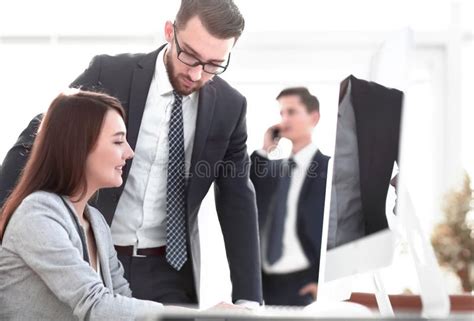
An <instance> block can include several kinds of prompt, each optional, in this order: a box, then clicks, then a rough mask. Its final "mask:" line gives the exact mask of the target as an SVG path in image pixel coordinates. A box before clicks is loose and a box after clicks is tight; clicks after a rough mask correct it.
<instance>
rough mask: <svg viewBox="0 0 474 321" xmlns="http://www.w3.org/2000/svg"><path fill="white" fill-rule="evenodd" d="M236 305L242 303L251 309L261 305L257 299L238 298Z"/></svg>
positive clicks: (241, 304)
mask: <svg viewBox="0 0 474 321" xmlns="http://www.w3.org/2000/svg"><path fill="white" fill-rule="evenodd" d="M235 304H236V305H240V306H242V307H244V308H247V309H250V310H256V309H258V308H259V307H260V303H258V302H256V301H248V300H237V301H235Z"/></svg>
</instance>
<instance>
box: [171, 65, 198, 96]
mask: <svg viewBox="0 0 474 321" xmlns="http://www.w3.org/2000/svg"><path fill="white" fill-rule="evenodd" d="M165 66H166V71H167V74H168V79H169V81H170V84H171V86H172V87H173V89H174V90H175V91H176V92H177V93H178V94H180V95H183V96H188V95H190V94H192V93H193V92H195V91H198V90H199V89H201V87H202V86H204V83H203V82H202V81H196V82H194V81H193V83H194V84H195V86H193V87H192V88H189V87H184V86H181V84H180V82H179V78H178V77H179V76H178V75H175V72H174V66H173V64H172V63H171V57H167V59H165ZM182 77H187V76H184V75H183V76H182ZM187 79H188V80H189V81H192V80H191V79H189V77H187Z"/></svg>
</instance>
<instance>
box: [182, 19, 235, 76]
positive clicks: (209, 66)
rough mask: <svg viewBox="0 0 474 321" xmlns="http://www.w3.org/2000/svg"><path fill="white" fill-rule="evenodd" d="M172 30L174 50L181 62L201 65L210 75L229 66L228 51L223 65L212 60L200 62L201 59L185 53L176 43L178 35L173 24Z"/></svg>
mask: <svg viewBox="0 0 474 321" xmlns="http://www.w3.org/2000/svg"><path fill="white" fill-rule="evenodd" d="M173 30H174V43H175V44H176V52H177V55H178V60H179V61H181V62H182V63H183V64H185V65H187V66H189V67H196V66H202V70H203V71H204V72H206V73H208V74H211V75H218V74H222V73H223V72H224V71H225V70H226V69H227V67H228V66H229V61H230V52H229V56H228V57H227V62H226V64H225V66H221V65H217V64H213V63H212V62H202V61H201V60H199V59H197V58H196V57H194V56H193V55H191V54H190V53H187V52H186V51H184V50H183V49H181V47H180V46H179V43H178V37H176V26H175V25H174V24H173Z"/></svg>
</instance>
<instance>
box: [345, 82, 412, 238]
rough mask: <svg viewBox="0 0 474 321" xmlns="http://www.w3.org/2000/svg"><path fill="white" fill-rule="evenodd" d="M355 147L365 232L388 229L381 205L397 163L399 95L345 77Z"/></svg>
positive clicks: (397, 91)
mask: <svg viewBox="0 0 474 321" xmlns="http://www.w3.org/2000/svg"><path fill="white" fill-rule="evenodd" d="M348 81H351V102H352V106H353V108H354V115H355V120H356V131H357V142H358V148H359V170H360V192H361V199H362V210H363V213H364V217H365V232H366V234H367V235H368V234H372V233H375V232H378V231H380V230H382V229H385V228H387V227H388V223H387V217H386V211H385V203H386V199H387V192H388V187H389V184H390V179H391V175H392V171H393V165H394V162H395V161H397V160H398V149H399V146H398V144H399V138H400V121H401V114H402V101H403V92H401V91H399V90H397V89H391V88H387V87H384V86H381V85H379V84H377V83H374V82H368V81H365V80H361V79H357V78H356V77H354V76H352V75H351V76H349V77H348V78H346V79H345V80H344V81H343V82H342V83H341V91H340V93H341V95H340V100H341V99H342V97H344V94H345V91H346V88H347V85H348Z"/></svg>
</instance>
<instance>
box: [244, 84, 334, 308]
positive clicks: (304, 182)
mask: <svg viewBox="0 0 474 321" xmlns="http://www.w3.org/2000/svg"><path fill="white" fill-rule="evenodd" d="M277 100H278V102H279V103H280V106H281V110H280V114H281V123H279V124H277V125H274V126H272V127H270V128H269V129H268V130H267V132H266V133H265V136H264V146H263V150H259V151H256V152H254V153H253V154H252V156H251V159H252V167H251V171H250V173H251V174H250V178H251V180H252V182H253V184H254V186H255V190H256V193H257V207H258V214H259V223H260V235H261V241H262V263H263V272H262V275H263V276H262V282H263V298H264V301H265V303H266V304H272V305H307V304H309V303H311V302H312V301H313V300H314V296H315V294H316V282H317V281H318V272H319V256H320V247H321V233H322V224H323V213H324V197H325V190H326V175H327V165H328V160H329V157H327V156H325V155H323V154H322V153H321V152H320V151H319V149H318V147H317V146H316V144H315V143H314V142H313V141H312V130H313V129H314V127H315V126H316V124H317V123H318V121H319V102H318V100H317V98H316V97H315V96H313V95H311V94H310V93H309V91H308V90H307V89H306V88H303V87H297V88H288V89H285V90H283V91H282V92H281V93H280V94H279V95H278V97H277ZM275 137H276V138H275ZM280 137H285V138H288V139H289V140H291V142H292V144H293V149H292V153H291V157H290V158H289V159H284V160H270V159H268V158H267V157H266V154H267V152H268V151H269V150H271V149H272V148H274V147H275V146H274V144H275V143H278V140H279V138H280Z"/></svg>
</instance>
